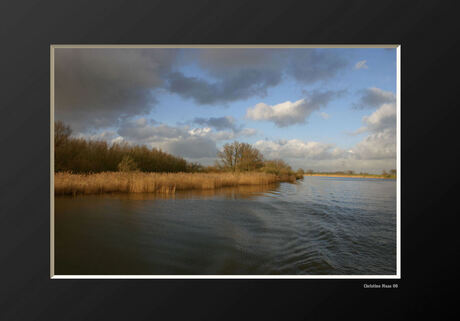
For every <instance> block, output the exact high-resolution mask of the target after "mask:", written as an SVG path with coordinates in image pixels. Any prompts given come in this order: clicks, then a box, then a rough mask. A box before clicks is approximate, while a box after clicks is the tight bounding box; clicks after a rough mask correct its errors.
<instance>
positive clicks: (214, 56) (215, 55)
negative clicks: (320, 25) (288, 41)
mask: <svg viewBox="0 0 460 321" xmlns="http://www.w3.org/2000/svg"><path fill="white" fill-rule="evenodd" d="M182 56H183V58H182V59H183V60H185V61H187V60H188V61H189V62H197V63H198V65H199V66H200V67H201V68H202V70H204V71H206V72H207V73H208V74H209V75H210V76H211V77H213V78H214V79H215V80H214V81H209V80H205V79H203V78H197V77H189V76H186V75H184V74H183V73H181V72H177V71H176V72H174V73H171V74H170V75H169V79H168V87H167V88H168V90H170V91H171V92H173V93H176V94H179V95H181V96H182V97H184V98H188V99H193V100H195V101H196V102H197V103H200V104H205V105H214V104H225V103H227V102H232V101H236V100H241V99H247V98H249V97H253V96H262V97H263V96H265V95H266V93H267V90H268V89H269V88H270V87H273V86H276V85H278V84H279V83H280V82H281V80H282V78H283V75H288V76H292V77H294V78H295V79H296V80H297V81H300V82H302V83H304V84H312V83H315V82H317V81H321V80H327V79H329V78H332V77H334V76H335V75H336V74H337V73H338V72H339V71H340V70H341V69H343V68H344V67H345V66H346V65H347V62H346V61H345V59H344V58H342V57H341V56H340V55H338V54H337V53H336V52H334V51H330V50H329V51H328V50H324V49H323V50H319V49H305V48H302V49H259V48H253V49H197V50H193V51H190V52H189V53H184V52H183V51H182ZM184 57H185V58H184Z"/></svg>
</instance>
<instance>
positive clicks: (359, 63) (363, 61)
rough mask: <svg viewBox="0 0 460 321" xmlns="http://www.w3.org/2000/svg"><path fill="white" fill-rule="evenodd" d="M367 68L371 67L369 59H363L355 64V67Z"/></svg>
mask: <svg viewBox="0 0 460 321" xmlns="http://www.w3.org/2000/svg"><path fill="white" fill-rule="evenodd" d="M367 68H369V67H368V65H367V60H361V61H358V62H357V63H356V64H355V69H367Z"/></svg>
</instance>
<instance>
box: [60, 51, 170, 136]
mask: <svg viewBox="0 0 460 321" xmlns="http://www.w3.org/2000/svg"><path fill="white" fill-rule="evenodd" d="M174 57H175V51H174V50H170V49H155V50H151V49H107V48H104V49H102V48H99V49H94V48H91V49H88V48H78V49H70V48H69V49H67V48H58V49H56V50H55V66H54V67H55V114H56V118H57V119H59V120H63V121H64V122H66V123H68V124H70V125H71V126H72V127H73V129H74V130H76V131H83V130H86V129H88V128H104V127H110V126H114V125H116V124H117V122H118V121H119V120H120V119H122V118H125V117H131V116H135V115H141V114H145V113H147V112H149V111H150V109H151V108H152V107H153V105H154V104H155V102H156V100H155V97H154V96H152V93H151V90H152V89H155V88H158V87H160V86H162V85H163V79H164V76H165V75H166V74H167V73H168V72H169V70H170V69H171V66H172V63H173V61H174Z"/></svg>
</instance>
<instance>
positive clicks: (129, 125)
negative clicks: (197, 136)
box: [117, 118, 188, 143]
mask: <svg viewBox="0 0 460 321" xmlns="http://www.w3.org/2000/svg"><path fill="white" fill-rule="evenodd" d="M117 133H118V135H120V136H122V137H124V138H126V139H128V140H131V141H134V142H137V143H142V142H151V141H157V140H160V141H162V140H164V139H168V138H178V137H181V136H188V133H187V130H186V128H181V127H171V126H168V125H165V124H157V123H156V122H149V121H147V120H146V119H144V118H141V119H137V120H127V121H124V122H122V123H121V125H120V128H119V129H118V131H117Z"/></svg>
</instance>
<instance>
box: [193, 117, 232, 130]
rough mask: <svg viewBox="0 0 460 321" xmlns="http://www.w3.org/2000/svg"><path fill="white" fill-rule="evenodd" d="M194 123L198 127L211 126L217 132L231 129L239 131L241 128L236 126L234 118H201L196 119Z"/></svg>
mask: <svg viewBox="0 0 460 321" xmlns="http://www.w3.org/2000/svg"><path fill="white" fill-rule="evenodd" d="M193 122H194V123H195V124H198V125H203V126H210V127H213V128H215V129H217V130H223V129H231V130H233V131H239V130H240V129H241V126H237V125H236V120H235V118H233V117H232V116H224V117H210V118H201V117H196V118H195V119H194V120H193Z"/></svg>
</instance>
